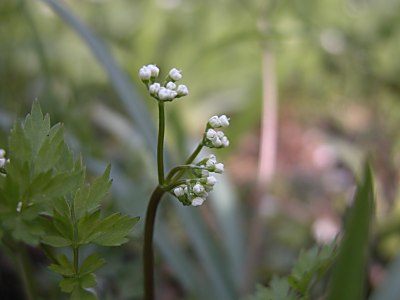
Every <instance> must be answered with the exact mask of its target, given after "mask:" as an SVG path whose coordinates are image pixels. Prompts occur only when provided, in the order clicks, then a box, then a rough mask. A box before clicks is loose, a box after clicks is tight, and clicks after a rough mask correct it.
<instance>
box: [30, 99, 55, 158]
mask: <svg viewBox="0 0 400 300" xmlns="http://www.w3.org/2000/svg"><path fill="white" fill-rule="evenodd" d="M49 130H50V117H49V115H46V116H45V117H44V118H43V113H42V109H41V108H40V105H39V102H38V101H34V102H33V105H32V110H31V113H30V114H28V115H27V117H26V119H25V123H24V131H25V136H26V138H27V139H28V141H29V143H30V145H31V147H32V152H33V157H35V156H36V153H37V151H38V150H39V148H40V147H41V145H42V143H43V142H44V140H45V138H46V137H47V135H48V133H49Z"/></svg>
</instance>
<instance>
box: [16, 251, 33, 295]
mask: <svg viewBox="0 0 400 300" xmlns="http://www.w3.org/2000/svg"><path fill="white" fill-rule="evenodd" d="M25 250H26V249H25V247H24V246H23V245H19V246H18V249H15V259H16V262H17V265H18V271H19V274H20V276H21V280H22V285H23V289H24V292H25V296H26V299H27V300H34V299H35V296H34V294H35V293H34V288H33V287H34V284H33V278H32V270H31V268H30V266H29V263H28V260H27V257H26V251H25Z"/></svg>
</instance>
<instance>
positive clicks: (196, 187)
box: [193, 183, 204, 195]
mask: <svg viewBox="0 0 400 300" xmlns="http://www.w3.org/2000/svg"><path fill="white" fill-rule="evenodd" d="M203 192H204V186H202V185H201V184H200V183H196V184H195V185H194V187H193V193H195V194H196V195H201V193H203Z"/></svg>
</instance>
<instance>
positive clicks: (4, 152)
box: [0, 149, 6, 158]
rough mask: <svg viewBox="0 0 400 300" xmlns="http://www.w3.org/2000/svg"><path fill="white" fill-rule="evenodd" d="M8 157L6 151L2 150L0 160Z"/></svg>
mask: <svg viewBox="0 0 400 300" xmlns="http://www.w3.org/2000/svg"><path fill="white" fill-rule="evenodd" d="M5 156H6V150H4V149H0V158H3V157H5Z"/></svg>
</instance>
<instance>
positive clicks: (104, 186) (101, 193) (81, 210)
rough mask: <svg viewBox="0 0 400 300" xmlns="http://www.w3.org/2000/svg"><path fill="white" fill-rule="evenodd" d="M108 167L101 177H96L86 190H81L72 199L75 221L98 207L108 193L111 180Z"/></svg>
mask: <svg viewBox="0 0 400 300" xmlns="http://www.w3.org/2000/svg"><path fill="white" fill-rule="evenodd" d="M110 168H111V167H110V165H109V166H108V167H107V168H106V169H105V171H104V173H103V175H102V176H100V177H98V178H97V179H96V180H95V181H94V182H93V184H92V185H91V186H90V187H88V188H86V187H85V188H83V189H81V191H80V192H79V193H77V195H76V197H75V199H74V209H75V216H76V218H77V219H79V218H81V217H82V216H83V215H84V214H85V212H89V213H90V212H92V211H93V210H95V209H97V208H98V207H99V205H100V202H101V200H102V199H103V198H104V197H105V196H106V194H107V193H108V191H109V189H110V186H111V180H110V179H109V177H110Z"/></svg>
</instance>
